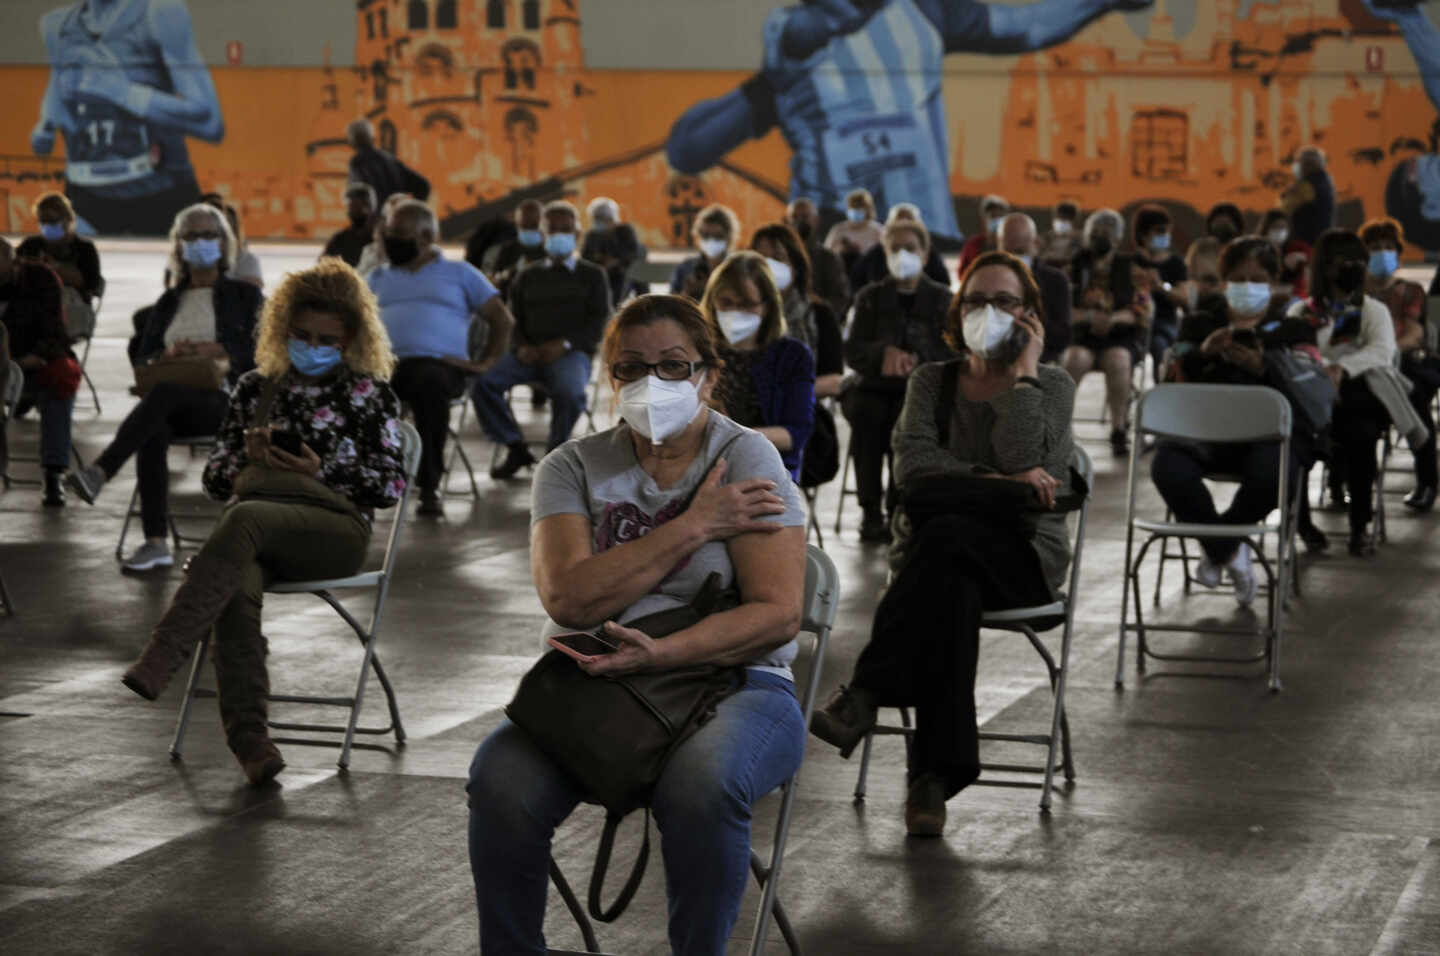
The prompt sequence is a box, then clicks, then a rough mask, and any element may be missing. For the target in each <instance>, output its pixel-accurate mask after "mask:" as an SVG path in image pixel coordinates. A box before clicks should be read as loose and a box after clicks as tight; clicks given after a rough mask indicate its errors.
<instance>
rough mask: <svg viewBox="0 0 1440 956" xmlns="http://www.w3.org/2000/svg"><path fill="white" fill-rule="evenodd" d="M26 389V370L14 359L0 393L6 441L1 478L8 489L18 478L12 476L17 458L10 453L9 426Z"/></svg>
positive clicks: (2, 433) (0, 422)
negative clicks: (12, 468)
mask: <svg viewBox="0 0 1440 956" xmlns="http://www.w3.org/2000/svg"><path fill="white" fill-rule="evenodd" d="M24 389H25V370H24V369H22V368H21V367H20V364H19V363H18V362H14V361H12V362H11V363H10V364H9V365H8V366H7V367H6V370H5V394H4V395H0V430H3V431H0V440H4V442H5V446H4V451H5V459H4V461H3V462H0V465H4V470H3V472H0V480H3V481H4V486H5V487H6V488H7V489H8V488H9V487H10V485H11V484H13V483H15V482H16V480H17V479H14V478H12V477H11V476H10V462H11V461H13V460H15V459H13V458H12V457H11V456H10V454H9V448H10V446H9V441H10V436H9V428H10V423H11V422H12V421H14V420H15V409H16V407H18V406H19V404H20V393H21V392H22V391H24ZM21 460H23V459H21ZM22 483H23V482H22Z"/></svg>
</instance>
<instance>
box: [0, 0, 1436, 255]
mask: <svg viewBox="0 0 1440 956" xmlns="http://www.w3.org/2000/svg"><path fill="white" fill-rule="evenodd" d="M211 2H212V0H191V2H190V4H189V9H188V11H187V7H186V4H185V3H184V2H182V0H82V2H78V3H71V4H69V5H67V6H65V7H63V8H60V9H57V10H55V11H54V12H52V13H51V14H49V15H47V16H46V17H45V18H44V23H43V25H42V35H43V37H44V42H45V44H46V49H47V52H48V56H49V60H50V63H51V67H50V68H49V69H44V70H42V69H41V68H38V67H30V66H0V78H3V81H4V82H5V83H6V88H7V90H8V91H9V92H10V101H11V102H12V103H15V104H27V103H30V104H34V105H33V106H31V107H27V108H26V109H23V110H11V111H9V113H11V114H15V115H9V116H6V115H0V201H3V212H4V214H5V218H4V219H3V220H0V227H3V228H7V229H9V230H12V231H15V230H28V229H30V228H32V225H33V224H32V223H31V222H30V216H29V211H28V206H29V203H30V201H31V200H32V199H33V197H34V196H35V195H37V194H38V193H39V192H41V191H43V190H44V189H47V188H54V187H55V185H56V183H61V182H63V183H64V184H65V188H66V189H67V191H68V192H70V193H71V195H72V196H74V197H75V199H76V202H77V205H78V206H79V207H80V211H81V214H82V215H83V216H85V217H86V219H87V220H89V221H90V223H91V224H92V225H93V226H95V227H96V228H98V229H100V230H101V231H104V232H121V231H129V232H134V231H145V232H158V231H163V228H164V227H165V226H168V222H169V218H168V217H169V215H170V214H171V213H172V212H173V208H172V203H176V202H178V201H179V200H180V199H181V197H182V194H183V196H184V197H187V198H188V197H192V196H193V195H195V193H196V192H198V190H200V189H205V190H216V191H219V192H222V193H225V194H226V195H227V196H229V197H230V199H231V200H232V201H234V202H236V204H237V205H238V206H239V207H240V209H241V211H242V213H243V215H244V217H245V223H246V228H247V231H248V232H249V233H250V234H251V235H252V236H274V237H289V238H323V237H325V236H328V235H329V233H330V232H332V231H334V230H335V229H338V228H341V227H342V226H344V225H345V218H344V201H343V189H344V184H345V178H346V175H347V172H346V171H347V167H348V161H349V157H350V150H349V148H348V146H347V145H346V143H345V141H344V129H345V126H346V124H347V123H348V122H349V121H350V120H352V119H354V118H355V117H357V116H366V117H369V118H370V119H371V120H372V121H373V122H374V124H375V126H376V128H377V130H378V132H379V138H380V142H381V145H382V146H383V147H384V148H386V149H391V150H393V151H394V152H395V153H396V154H397V155H399V156H400V158H401V159H403V160H404V161H405V162H406V163H408V164H409V165H411V166H413V167H414V168H416V169H418V170H420V171H421V172H423V173H424V174H425V175H426V176H427V177H428V178H429V179H430V181H431V183H432V185H433V187H434V192H433V194H432V201H433V202H434V203H435V205H436V207H437V210H438V211H439V213H440V215H441V219H442V227H443V229H444V231H445V233H446V235H447V236H449V237H451V238H460V237H463V236H464V235H466V234H467V233H468V232H469V231H471V230H473V229H474V228H475V227H476V226H478V225H479V224H480V223H481V222H484V221H486V220H487V219H490V218H493V217H495V216H499V215H505V214H508V212H509V211H510V210H512V209H513V208H514V206H515V205H516V203H518V202H519V201H520V200H522V199H524V198H528V197H532V196H533V197H536V198H540V199H542V200H543V199H550V198H559V197H570V198H573V199H578V200H581V201H584V200H586V199H589V198H590V197H593V196H595V195H601V194H603V195H609V196H613V197H614V198H615V199H617V200H618V201H619V202H620V203H621V205H622V207H623V210H624V215H625V217H626V218H627V219H629V220H630V221H632V222H634V223H635V224H636V225H637V228H639V230H640V232H641V234H642V238H643V239H644V241H645V242H646V243H647V244H649V245H651V246H652V247H657V246H658V247H663V246H673V245H686V244H688V242H689V226H690V223H691V221H692V219H693V216H694V215H695V213H696V212H697V211H698V210H699V209H700V208H701V207H703V206H704V205H705V204H706V203H708V202H713V201H720V202H725V203H727V204H729V205H731V206H732V207H734V208H735V209H736V211H737V212H738V213H739V215H740V217H741V219H742V221H743V222H744V224H745V226H746V228H747V230H748V229H750V228H753V227H755V226H757V225H760V224H762V223H764V222H766V221H770V220H773V219H775V218H778V217H779V215H780V214H781V212H782V210H783V206H784V203H785V202H786V201H787V200H788V199H789V198H790V197H792V196H794V195H809V196H812V197H815V198H817V199H819V200H821V201H822V203H824V204H826V205H828V206H830V207H832V208H834V207H835V206H837V205H838V202H839V198H840V196H841V195H843V192H844V190H845V189H847V188H849V187H850V186H853V185H857V184H860V185H866V186H867V187H868V188H870V189H871V190H872V192H875V193H876V195H877V197H878V198H879V199H880V200H881V203H882V206H888V205H890V204H893V203H894V202H898V201H901V200H902V199H903V200H907V201H910V202H915V203H917V204H919V205H921V207H922V209H923V210H924V215H925V217H926V219H927V221H928V222H929V223H930V225H931V226H932V228H934V229H935V230H936V231H937V232H938V233H940V234H942V235H947V234H948V235H950V236H958V235H959V234H961V233H963V232H967V231H971V230H973V229H974V228H975V227H976V224H977V217H976V214H975V210H974V206H975V200H976V199H977V198H978V197H979V196H981V195H984V194H986V193H992V192H995V193H1000V194H1003V195H1005V196H1007V197H1008V198H1009V199H1010V200H1011V202H1012V203H1015V204H1016V205H1018V206H1021V207H1028V208H1031V209H1041V208H1044V207H1047V206H1049V205H1051V204H1053V203H1054V202H1057V201H1059V200H1060V199H1073V200H1075V201H1077V202H1079V203H1080V204H1081V206H1082V207H1084V208H1087V209H1093V208H1095V207H1097V206H1101V205H1109V206H1114V207H1116V208H1120V209H1127V208H1129V207H1132V206H1133V205H1135V204H1137V203H1139V202H1143V201H1147V200H1155V199H1161V200H1164V201H1166V202H1167V203H1168V204H1169V205H1170V207H1171V208H1172V209H1173V210H1174V211H1176V212H1177V214H1178V215H1179V218H1180V227H1181V228H1180V231H1181V232H1182V233H1186V232H1192V233H1193V228H1194V224H1195V223H1196V222H1197V221H1198V216H1199V215H1200V214H1203V211H1204V210H1205V209H1207V208H1208V207H1209V206H1210V205H1212V204H1213V203H1215V202H1218V201H1222V200H1229V201H1233V202H1236V203H1238V204H1239V205H1241V206H1242V207H1243V208H1245V209H1247V210H1249V211H1251V212H1253V213H1259V212H1261V211H1263V210H1265V209H1269V208H1271V207H1273V206H1274V205H1275V204H1276V201H1277V197H1278V195H1279V193H1280V192H1281V191H1282V190H1283V189H1284V188H1285V186H1286V185H1288V184H1289V182H1290V175H1291V174H1290V172H1289V170H1290V166H1291V162H1292V160H1293V157H1294V154H1295V152H1296V150H1298V149H1299V148H1300V147H1301V146H1303V145H1306V144H1308V143H1316V144H1318V145H1320V146H1322V147H1323V148H1325V150H1326V151H1327V153H1328V154H1329V157H1330V163H1331V173H1332V175H1333V177H1334V179H1335V182H1336V188H1337V193H1338V196H1339V200H1340V208H1341V215H1342V219H1343V221H1345V222H1346V223H1348V224H1356V223H1358V222H1359V220H1360V219H1361V218H1362V217H1363V216H1365V215H1375V214H1379V213H1380V212H1381V211H1383V210H1385V209H1387V208H1388V209H1389V211H1390V212H1391V213H1392V214H1394V215H1397V217H1399V218H1402V220H1403V221H1404V222H1405V224H1406V227H1407V233H1408V234H1409V235H1410V237H1411V239H1412V240H1413V241H1414V242H1416V243H1418V244H1420V245H1424V246H1427V247H1430V248H1440V148H1437V146H1440V144H1437V139H1440V123H1437V121H1436V117H1437V111H1440V31H1437V30H1436V28H1435V25H1434V22H1433V20H1432V19H1431V17H1432V13H1431V12H1430V9H1429V8H1430V7H1440V4H1437V3H1431V4H1427V3H1425V2H1422V0H1037V2H1032V3H1028V4H1016V5H1010V4H1002V3H998V2H996V3H981V2H979V0H810V2H793V3H788V4H780V3H777V4H776V7H775V9H774V10H772V12H771V13H770V14H769V16H768V17H759V18H757V22H756V23H755V24H754V37H755V46H754V50H753V52H751V53H746V52H743V51H742V52H740V53H738V54H737V59H738V61H739V62H744V61H745V60H752V61H753V62H755V63H758V64H760V68H759V71H758V72H753V71H749V70H738V69H737V70H709V71H701V70H667V71H658V70H652V69H646V68H644V65H643V64H637V67H636V69H633V70H592V69H588V68H587V67H586V65H585V62H584V55H583V46H582V43H581V14H582V12H583V11H582V9H581V3H580V0H311V2H310V3H308V4H307V6H306V10H307V11H315V10H317V9H320V8H325V9H328V10H331V11H333V13H331V14H324V15H322V16H321V18H320V20H319V21H317V22H321V23H323V16H325V15H328V16H333V18H334V20H335V22H336V23H337V24H339V23H345V25H346V27H347V28H348V27H349V25H350V24H351V23H353V24H354V27H355V29H356V34H355V40H354V49H353V51H351V50H349V49H346V50H345V51H343V53H342V56H343V60H344V62H345V63H347V64H352V65H329V62H330V61H329V58H328V57H327V59H326V64H327V65H316V66H293V65H286V64H264V66H266V69H253V68H251V67H250V66H248V65H245V64H244V63H242V62H237V61H236V60H233V59H232V61H231V62H230V63H227V64H224V65H221V64H216V65H214V66H213V67H207V66H206V64H205V63H204V62H203V60H202V59H201V57H200V55H199V53H198V52H197V51H196V49H195V44H194V39H193V38H194V36H195V35H196V33H197V32H198V33H199V35H201V36H202V37H206V38H207V40H208V39H214V38H213V37H212V35H211V34H209V33H206V32H205V31H206V17H207V8H211ZM585 9H586V10H588V11H589V13H590V15H592V16H593V15H595V10H596V7H595V6H593V5H592V6H589V7H586V8H585ZM307 15H313V14H307ZM192 16H193V18H194V23H193V28H192V24H191V17H192ZM351 18H353V20H352V19H351ZM338 32H339V31H338V29H337V33H338ZM347 32H348V30H347ZM349 44H350V41H349V40H346V41H345V45H346V47H347V48H348V46H349ZM212 48H213V47H212ZM22 113H24V114H28V115H25V116H23V117H22V116H20V115H19V114H22ZM222 114H223V118H224V120H223V126H222V119H221V117H222ZM37 115H38V116H39V122H38V124H37V123H36V121H35V118H36V116H37ZM22 123H23V124H24V125H23V129H22V128H21V126H20V124H22ZM92 124H93V125H92ZM107 124H108V125H107ZM222 136H223V139H222Z"/></svg>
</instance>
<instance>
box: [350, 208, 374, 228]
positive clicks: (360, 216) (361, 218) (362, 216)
mask: <svg viewBox="0 0 1440 956" xmlns="http://www.w3.org/2000/svg"><path fill="white" fill-rule="evenodd" d="M368 222H370V214H369V213H368V212H360V213H354V212H352V213H351V214H350V225H352V226H354V227H355V228H357V229H360V228H363V227H364V226H365V225H366V224H367V223H368Z"/></svg>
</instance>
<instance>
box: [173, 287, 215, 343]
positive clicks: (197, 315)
mask: <svg viewBox="0 0 1440 956" xmlns="http://www.w3.org/2000/svg"><path fill="white" fill-rule="evenodd" d="M214 341H215V290H214V289H211V288H208V287H207V288H203V289H186V290H185V291H184V292H182V293H180V305H179V306H178V307H177V308H176V309H175V318H174V319H173V320H172V321H171V322H170V327H169V328H167V329H166V330H165V345H166V346H167V347H169V346H171V345H174V344H175V343H176V342H214Z"/></svg>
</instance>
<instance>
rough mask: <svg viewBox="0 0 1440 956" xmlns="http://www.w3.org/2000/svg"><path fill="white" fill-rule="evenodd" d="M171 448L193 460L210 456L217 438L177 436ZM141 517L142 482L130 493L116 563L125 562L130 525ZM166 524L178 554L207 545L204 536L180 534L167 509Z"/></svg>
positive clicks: (171, 514) (116, 545)
mask: <svg viewBox="0 0 1440 956" xmlns="http://www.w3.org/2000/svg"><path fill="white" fill-rule="evenodd" d="M170 447H171V448H184V449H187V450H188V451H189V452H190V457H191V458H194V457H195V455H196V454H197V453H198V452H202V451H203V452H206V453H207V454H208V453H209V451H210V449H212V448H214V447H215V436H214V435H191V436H187V437H179V436H177V437H173V438H171V439H170ZM139 517H140V482H139V481H136V482H135V487H134V488H133V489H131V491H130V504H129V505H128V506H126V508H125V521H124V522H123V523H122V524H121V525H120V539H119V540H118V541H116V542H115V560H116V561H123V560H125V538H126V537H127V536H128V535H129V534H130V524H131V522H133V521H135V520H136V519H138V518H139ZM165 523H166V524H167V525H168V526H169V528H170V541H171V543H172V544H173V545H174V550H175V551H176V552H177V553H178V552H179V551H180V550H181V549H182V548H184V547H185V545H187V544H193V545H195V547H197V548H198V547H200V545H202V544H204V543H205V537H203V536H196V535H189V534H182V533H181V532H180V525H179V524H177V523H176V521H175V514H174V512H172V511H170V510H169V509H168V508H167V509H166V511H165Z"/></svg>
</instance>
